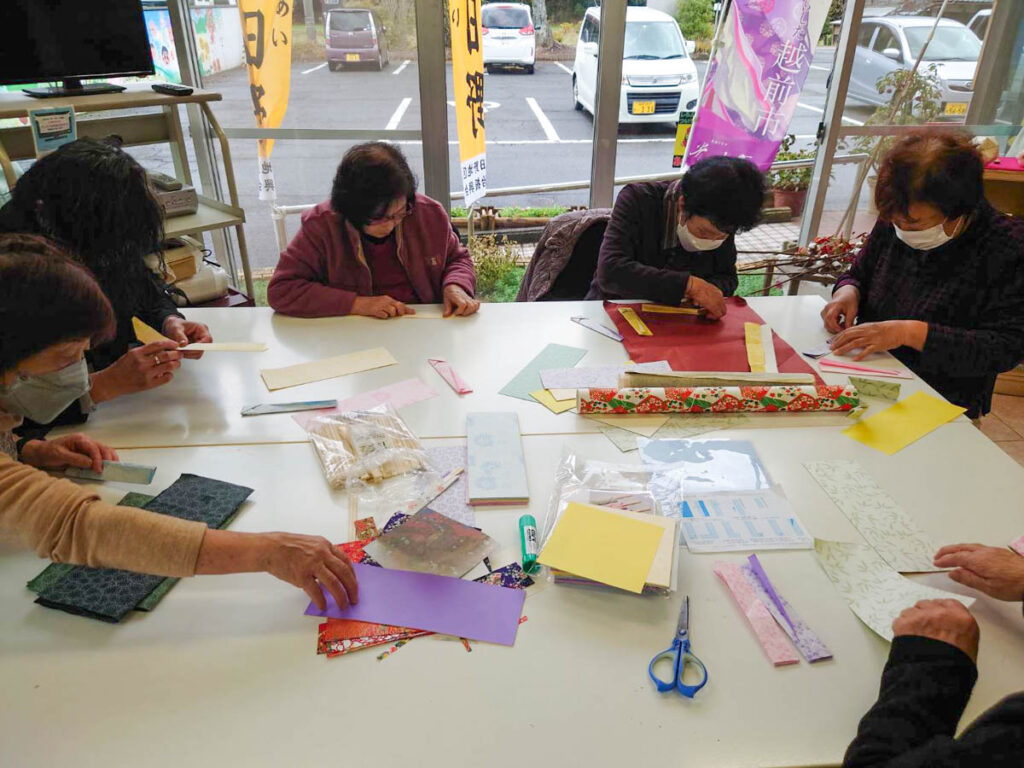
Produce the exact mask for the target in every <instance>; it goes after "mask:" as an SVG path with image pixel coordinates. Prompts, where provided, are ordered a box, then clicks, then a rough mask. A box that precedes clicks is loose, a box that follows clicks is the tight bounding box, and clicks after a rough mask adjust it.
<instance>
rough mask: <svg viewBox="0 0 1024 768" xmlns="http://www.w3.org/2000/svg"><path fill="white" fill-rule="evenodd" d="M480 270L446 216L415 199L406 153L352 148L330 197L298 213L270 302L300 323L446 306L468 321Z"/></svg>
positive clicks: (376, 145) (378, 145) (381, 145)
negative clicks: (306, 319) (295, 229)
mask: <svg viewBox="0 0 1024 768" xmlns="http://www.w3.org/2000/svg"><path fill="white" fill-rule="evenodd" d="M475 288H476V271H475V269H474V268H473V260H472V259H471V258H470V256H469V251H467V250H466V249H465V247H463V245H462V244H461V243H460V242H459V238H458V236H457V235H456V234H455V231H454V230H453V229H452V223H451V220H450V219H449V218H448V213H447V212H446V211H445V209H444V208H443V207H442V206H441V204H440V203H438V202H437V201H436V200H431V199H430V198H429V197H426V196H425V195H418V194H416V178H415V177H414V176H413V175H412V171H411V170H409V164H408V163H407V162H406V161H405V156H404V155H403V154H402V153H401V151H400V150H399V149H398V148H397V147H395V146H393V145H391V144H387V143H385V142H371V143H369V144H360V145H358V146H355V147H352V149H350V150H349V151H348V152H346V153H345V156H344V157H343V158H342V160H341V164H340V165H339V166H338V171H337V173H336V174H335V176H334V187H333V189H332V190H331V199H330V200H327V201H325V202H323V203H320V205H318V206H316V207H315V208H313V209H312V210H310V211H306V212H305V213H304V214H302V227H301V228H300V229H299V231H298V232H297V233H296V235H295V237H294V238H292V241H291V242H290V243H289V244H288V247H287V248H285V249H284V251H283V252H282V253H281V259H280V261H278V263H277V268H276V269H275V270H274V277H273V278H272V279H271V281H270V285H269V286H267V300H268V301H269V302H270V306H272V307H273V308H274V310H275V311H276V312H280V313H281V314H283V315H295V316H296V317H327V316H331V315H365V316H367V317H378V318H381V319H386V318H389V317H398V316H401V315H409V314H414V312H415V310H413V309H412V308H411V307H410V306H409V305H410V304H442V303H443V304H444V314H445V316H446V317H447V316H449V315H472V314H473V313H474V312H476V311H477V310H478V309H480V302H479V301H477V300H476V299H475V298H474V297H473V292H474V290H475Z"/></svg>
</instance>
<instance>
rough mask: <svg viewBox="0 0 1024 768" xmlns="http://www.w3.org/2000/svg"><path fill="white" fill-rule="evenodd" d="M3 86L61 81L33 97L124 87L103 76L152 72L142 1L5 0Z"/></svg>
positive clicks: (30, 91) (0, 69) (1, 50)
mask: <svg viewBox="0 0 1024 768" xmlns="http://www.w3.org/2000/svg"><path fill="white" fill-rule="evenodd" d="M0 5H2V7H3V10H2V11H0V16H2V17H3V21H2V23H0V27H3V32H4V41H3V44H2V45H0V85H14V84H23V83H59V85H55V86H54V87H52V88H39V89H26V90H25V93H27V94H28V95H30V96H40V97H46V96H71V95H81V94H86V93H110V92H111V91H120V90H124V89H123V88H122V87H121V86H117V85H112V84H110V83H84V84H83V82H82V81H83V80H95V79H97V78H104V77H129V76H141V75H151V74H153V60H152V57H151V56H150V50H149V38H148V36H147V35H146V23H145V21H144V20H143V16H142V3H141V0H2V3H0Z"/></svg>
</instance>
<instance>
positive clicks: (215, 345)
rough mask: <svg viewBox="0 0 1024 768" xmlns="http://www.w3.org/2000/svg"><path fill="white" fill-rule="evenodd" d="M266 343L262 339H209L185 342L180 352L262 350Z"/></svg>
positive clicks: (264, 348)
mask: <svg viewBox="0 0 1024 768" xmlns="http://www.w3.org/2000/svg"><path fill="white" fill-rule="evenodd" d="M266 348H267V345H266V344H264V343H263V342H262V341H210V342H206V341H203V342H196V343H195V344H187V345H186V346H184V347H182V348H181V351H182V352H263V351H265V350H266Z"/></svg>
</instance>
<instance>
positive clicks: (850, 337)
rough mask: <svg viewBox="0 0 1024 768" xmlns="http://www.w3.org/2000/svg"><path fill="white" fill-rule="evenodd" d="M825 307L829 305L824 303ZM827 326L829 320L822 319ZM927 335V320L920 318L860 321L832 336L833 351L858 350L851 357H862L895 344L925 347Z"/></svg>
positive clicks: (896, 345)
mask: <svg viewBox="0 0 1024 768" xmlns="http://www.w3.org/2000/svg"><path fill="white" fill-rule="evenodd" d="M825 310H826V311H828V306H826V307H825ZM825 325H826V326H828V322H827V321H826V323H825ZM927 338H928V323H923V322H921V321H920V320H883V321H882V322H879V323H863V324H861V325H855V326H854V327H853V328H848V329H847V330H845V331H843V332H842V333H840V334H839V335H838V336H836V337H835V338H834V339H832V352H833V354H836V355H848V354H850V353H851V352H853V351H854V350H858V349H859V350H860V352H858V353H857V356H856V357H854V358H853V359H854V360H858V361H859V360H863V359H864V358H865V357H867V356H868V355H870V354H872V353H874V352H887V351H888V350H890V349H896V348H897V347H913V348H914V349H916V350H918V351H920V350H922V349H924V343H925V340H926V339H927Z"/></svg>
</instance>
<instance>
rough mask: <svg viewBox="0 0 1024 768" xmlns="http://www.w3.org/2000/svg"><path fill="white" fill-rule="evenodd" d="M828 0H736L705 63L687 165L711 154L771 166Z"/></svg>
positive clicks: (795, 101)
mask: <svg viewBox="0 0 1024 768" xmlns="http://www.w3.org/2000/svg"><path fill="white" fill-rule="evenodd" d="M829 6H830V0H734V2H733V3H732V5H731V6H730V7H729V11H728V14H727V16H726V18H725V19H723V20H722V27H721V32H720V40H719V44H718V49H717V52H716V54H715V59H714V61H712V62H711V66H710V67H709V68H708V75H707V79H706V80H705V82H704V90H703V92H702V93H701V97H700V106H699V108H698V111H697V120H696V123H695V124H694V126H693V130H692V131H691V133H690V137H689V143H688V146H687V155H686V166H687V167H689V166H692V165H693V164H694V163H696V162H698V161H699V160H701V159H702V158H705V157H711V156H713V155H729V156H731V157H746V158H749V159H750V160H751V161H752V162H753V163H754V164H755V165H757V167H758V168H760V169H761V170H762V171H767V170H768V167H769V166H770V165H771V163H772V161H773V160H774V159H775V154H776V153H777V152H778V150H779V144H780V143H781V141H782V139H783V138H784V137H785V135H786V131H787V130H788V128H789V124H790V122H791V121H792V119H793V113H794V112H796V108H797V102H798V101H799V99H800V92H801V90H802V89H803V86H804V81H805V80H806V79H807V73H808V71H809V70H810V68H811V60H812V58H813V56H814V48H815V45H816V43H817V40H818V37H819V36H820V35H821V29H822V26H823V25H824V23H825V17H826V16H827V14H828V9H829Z"/></svg>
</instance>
